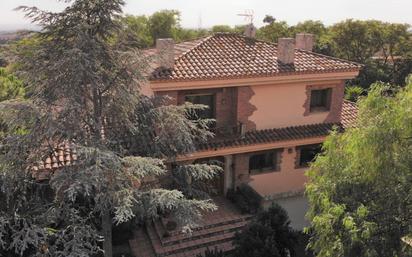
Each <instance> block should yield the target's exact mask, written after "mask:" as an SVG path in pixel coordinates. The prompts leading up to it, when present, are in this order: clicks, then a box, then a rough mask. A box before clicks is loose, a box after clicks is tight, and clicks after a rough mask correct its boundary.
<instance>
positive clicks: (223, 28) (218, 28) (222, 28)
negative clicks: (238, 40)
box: [212, 25, 233, 33]
mask: <svg viewBox="0 0 412 257" xmlns="http://www.w3.org/2000/svg"><path fill="white" fill-rule="evenodd" d="M212 32H213V33H217V32H233V28H232V27H231V26H229V25H215V26H213V27H212Z"/></svg>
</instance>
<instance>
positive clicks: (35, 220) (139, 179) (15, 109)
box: [0, 0, 221, 257]
mask: <svg viewBox="0 0 412 257" xmlns="http://www.w3.org/2000/svg"><path fill="white" fill-rule="evenodd" d="M123 4H124V2H123V1H122V0H104V1H102V0H76V1H72V2H71V5H70V6H68V7H67V8H66V9H64V11H62V12H60V13H51V12H43V11H41V10H39V9H37V8H35V7H21V8H20V9H21V10H23V11H25V12H26V15H27V16H28V17H29V18H31V19H32V20H33V21H35V22H37V23H38V24H39V25H41V26H42V27H43V31H42V32H40V33H39V38H41V40H39V41H38V44H34V45H32V48H31V49H29V50H30V51H27V52H26V51H23V53H21V54H20V55H19V59H18V63H19V65H18V69H19V72H20V74H22V78H24V80H25V81H26V83H27V84H28V86H29V87H30V92H31V94H32V95H31V97H30V99H29V100H26V101H14V102H2V103H1V104H0V113H1V117H2V118H4V120H5V121H6V122H7V124H6V125H7V127H8V128H9V129H10V131H12V133H10V134H9V135H7V137H5V138H4V139H2V140H1V145H0V146H1V151H0V200H1V201H0V235H1V236H0V255H2V256H24V257H25V256H53V257H54V256H58V257H60V256H61V257H63V256H73V257H80V256H95V255H96V254H98V253H100V252H101V251H102V250H103V251H104V255H105V256H112V246H111V243H112V239H111V237H112V233H111V230H112V225H113V223H114V224H120V223H123V222H126V221H129V220H130V219H133V218H136V219H145V218H150V217H157V216H158V215H159V214H161V213H162V212H165V211H168V212H170V213H171V214H172V215H173V214H174V216H175V219H176V221H177V222H178V223H180V224H181V225H182V226H183V229H190V228H191V227H193V226H194V225H195V224H196V222H198V218H199V217H200V213H201V212H200V211H201V210H203V211H210V210H214V209H215V208H216V207H215V205H214V204H213V203H212V202H211V201H210V200H209V199H199V198H191V199H188V198H186V197H185V195H184V194H183V193H182V192H181V191H178V190H168V189H162V188H158V189H151V188H150V187H145V186H144V185H145V181H146V180H145V179H146V178H147V177H150V178H152V177H156V176H165V175H167V174H168V171H167V169H166V163H165V161H166V160H168V161H171V162H173V160H174V159H175V158H176V156H178V155H180V154H187V153H190V152H192V151H193V150H194V149H195V143H201V142H203V141H204V140H206V139H207V138H208V137H209V136H211V133H210V132H208V130H207V128H208V127H207V126H208V124H209V122H210V121H207V120H200V119H199V120H194V121H192V120H189V119H188V118H187V117H189V116H193V115H192V114H193V113H194V112H195V111H196V110H197V109H199V108H200V109H201V108H204V106H194V105H190V104H187V105H183V106H168V105H164V101H165V99H158V98H155V97H154V98H153V97H147V96H143V95H140V94H139V88H140V86H142V85H143V84H144V83H147V82H146V81H145V79H144V77H143V75H144V74H147V73H148V68H149V67H150V65H149V62H150V60H147V59H145V57H144V56H141V55H140V52H139V51H135V50H134V49H132V48H129V47H127V45H124V44H123V41H121V40H120V41H118V42H117V43H113V42H112V40H111V39H112V38H113V36H114V35H115V34H116V33H118V30H120V29H121V27H119V23H118V22H117V21H118V20H119V18H120V15H121V14H122V12H121V11H122V6H123ZM62 145H70V148H67V147H63V146H62ZM61 151H63V155H64V156H67V155H68V154H69V153H70V152H71V153H73V154H75V155H76V158H75V160H74V159H72V160H71V161H70V164H69V163H60V164H61V166H60V169H59V170H58V172H54V173H50V176H51V177H50V179H49V180H47V181H39V180H37V179H36V178H35V177H34V176H33V175H34V174H35V173H33V172H34V171H35V168H41V167H39V164H38V163H39V162H40V161H44V159H45V158H46V157H48V156H51V157H53V156H54V157H53V158H56V156H55V155H56V153H58V152H61ZM57 159H59V158H57ZM180 169H181V171H182V173H184V174H185V176H186V177H190V178H191V179H206V178H210V177H213V175H214V174H217V172H219V171H220V170H221V168H220V167H219V166H216V165H215V166H213V165H211V166H210V165H190V166H188V167H185V165H183V166H181V168H180ZM102 239H103V249H101V247H100V242H101V241H102Z"/></svg>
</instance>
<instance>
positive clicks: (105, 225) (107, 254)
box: [102, 211, 113, 257]
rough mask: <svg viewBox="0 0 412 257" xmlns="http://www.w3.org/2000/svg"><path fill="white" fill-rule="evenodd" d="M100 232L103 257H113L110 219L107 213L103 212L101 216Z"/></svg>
mask: <svg viewBox="0 0 412 257" xmlns="http://www.w3.org/2000/svg"><path fill="white" fill-rule="evenodd" d="M102 230H103V231H102V232H103V236H104V241H103V250H104V257H112V256H113V246H112V218H111V216H110V212H109V211H105V212H103V214H102Z"/></svg>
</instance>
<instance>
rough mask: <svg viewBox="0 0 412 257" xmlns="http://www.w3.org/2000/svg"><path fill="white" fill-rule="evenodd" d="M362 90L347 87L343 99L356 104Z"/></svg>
mask: <svg viewBox="0 0 412 257" xmlns="http://www.w3.org/2000/svg"><path fill="white" fill-rule="evenodd" d="M363 92H364V91H363V88H362V87H359V86H349V87H346V88H345V99H346V100H349V101H352V102H356V101H358V98H359V96H361V95H362V94H363Z"/></svg>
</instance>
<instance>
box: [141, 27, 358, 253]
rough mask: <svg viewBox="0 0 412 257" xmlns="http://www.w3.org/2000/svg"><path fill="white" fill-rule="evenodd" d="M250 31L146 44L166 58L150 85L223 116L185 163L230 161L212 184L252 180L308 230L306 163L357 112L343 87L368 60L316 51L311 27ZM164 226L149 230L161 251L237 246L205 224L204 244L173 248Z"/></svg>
mask: <svg viewBox="0 0 412 257" xmlns="http://www.w3.org/2000/svg"><path fill="white" fill-rule="evenodd" d="M250 31H252V32H250ZM246 34H247V35H237V34H227V33H218V34H214V35H211V36H208V37H206V38H203V39H199V40H194V41H191V42H184V43H179V44H174V42H173V40H172V39H158V40H157V46H156V49H151V50H148V51H147V53H149V54H152V55H153V54H158V55H159V56H160V58H159V63H158V66H157V67H155V69H154V72H153V73H152V74H151V77H150V82H149V83H148V85H147V87H146V88H145V90H144V91H145V92H146V93H148V94H154V95H161V96H165V95H167V96H169V97H170V98H171V99H172V100H171V101H170V104H175V105H179V104H182V103H184V102H192V103H195V104H204V105H207V106H208V107H209V108H208V109H207V110H206V111H202V112H200V113H199V114H198V115H199V116H201V117H203V118H213V119H215V120H216V122H215V124H214V126H213V131H214V132H215V133H216V137H215V138H214V139H212V140H211V141H210V142H208V143H206V144H203V145H201V146H199V148H198V150H197V151H196V152H194V153H192V154H190V155H188V156H181V157H180V158H179V159H178V161H182V162H183V161H184V162H186V163H188V162H189V163H190V162H199V161H201V160H211V159H215V160H219V161H221V162H223V166H224V173H223V174H222V175H221V177H220V178H219V181H218V182H217V183H216V182H215V183H214V184H213V185H212V186H214V187H216V188H215V189H216V192H218V194H220V195H221V196H224V195H225V194H226V193H227V192H228V190H231V189H235V188H237V187H239V186H241V185H247V186H249V187H250V188H252V189H253V190H254V191H255V192H257V194H259V195H260V196H261V197H262V198H263V199H264V203H263V204H264V205H266V206H267V205H269V204H270V203H271V202H272V201H276V202H278V203H279V204H281V205H282V206H283V207H284V208H285V209H286V210H287V211H288V213H289V215H290V218H291V220H292V226H293V227H294V228H296V229H302V228H303V227H304V226H306V225H307V222H306V220H305V218H304V216H305V213H306V209H307V201H306V199H305V197H304V195H303V192H304V189H305V183H306V182H307V177H306V176H305V171H306V170H307V167H308V164H309V163H310V162H311V161H312V160H313V159H314V157H315V156H316V154H317V153H318V152H319V151H320V149H321V144H322V142H323V141H324V140H325V137H326V136H327V135H328V134H329V133H330V131H331V130H332V129H337V130H344V129H345V128H346V127H348V126H350V125H351V124H352V122H353V121H354V119H355V118H356V112H357V108H356V106H355V105H354V104H353V103H351V102H347V101H345V100H344V88H345V82H346V81H347V80H349V79H353V78H355V77H356V76H357V75H358V73H359V70H360V68H361V66H360V65H359V64H357V63H353V62H350V61H346V60H341V59H337V58H333V57H329V56H324V55H320V54H317V53H314V52H312V48H313V44H314V37H313V35H310V34H298V35H297V36H296V38H295V39H293V38H281V39H279V42H278V44H273V43H269V42H263V41H260V40H256V39H255V38H254V33H253V30H249V33H246ZM224 205H225V202H222V203H220V206H219V207H220V208H225V206H224ZM215 218H216V217H215ZM236 218H238V217H237V216H236ZM241 221H242V222H243V221H245V220H241ZM213 224H215V225H216V224H217V222H215V223H213ZM213 224H212V225H213ZM222 224H223V225H222V226H227V223H222ZM230 224H232V223H230ZM233 224H234V223H233ZM209 225H210V224H209ZM158 226H161V225H159V224H155V228H154V229H150V228H149V229H148V233H149V237H150V240H151V241H152V245H153V248H154V249H155V252H156V256H195V255H194V253H193V252H194V249H195V250H196V249H197V248H196V246H197V245H199V244H200V245H203V246H204V247H205V246H210V247H212V248H213V246H214V245H218V243H219V242H220V243H219V244H220V248H222V249H227V248H230V246H228V245H225V244H224V243H227V242H229V239H230V235H229V236H227V237H226V238H225V233H222V235H223V239H222V240H223V241H222V240H220V241H219V240H217V239H211V238H212V237H213V235H214V234H213V233H212V232H211V234H212V236H209V237H208V236H207V233H206V232H203V234H202V235H201V236H200V237H199V238H201V239H202V240H203V241H199V242H198V243H192V244H191V243H190V242H191V241H190V239H187V240H186V241H178V240H177V241H176V242H177V243H176V244H175V245H174V246H175V248H172V247H171V245H172V244H168V243H167V242H166V243H164V241H163V240H164V238H162V237H163V236H162V235H161V233H160V234H159V233H158V235H157V236H156V233H155V232H153V231H155V230H158V228H157V227H158ZM215 227H218V226H217V225H216V226H215ZM215 230H216V231H218V229H215ZM222 231H225V230H224V229H222ZM198 234H200V233H198ZM226 234H227V233H226ZM193 240H200V239H198V238H197V237H196V236H195V238H194V239H193ZM193 240H192V241H193ZM208 240H209V241H208ZM213 240H215V241H216V242H215V243H213V242H214V241H213ZM153 241H155V242H153ZM166 241H167V240H166ZM169 241H170V240H169ZM182 242H185V244H186V245H187V247H186V248H185V247H183V246H181V244H182ZM179 244H180V246H179ZM167 247H169V248H170V249H169V250H170V251H168V250H165V248H167ZM179 247H180V248H179ZM176 249H177V250H176ZM179 249H180V250H179ZM185 249H186V250H187V251H189V250H191V251H192V255H190V254H189V253H187V251H186V250H185ZM185 252H186V255H184V253H185ZM198 252H199V251H198ZM173 254H175V255H173ZM179 254H183V255H179ZM141 256H144V255H141ZM149 256H150V255H149Z"/></svg>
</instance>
